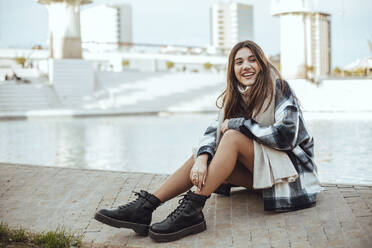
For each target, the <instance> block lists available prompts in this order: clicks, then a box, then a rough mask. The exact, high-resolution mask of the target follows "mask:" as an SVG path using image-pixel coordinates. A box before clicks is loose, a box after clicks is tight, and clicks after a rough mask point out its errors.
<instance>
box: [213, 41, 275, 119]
mask: <svg viewBox="0 0 372 248" xmlns="http://www.w3.org/2000/svg"><path fill="white" fill-rule="evenodd" d="M243 47H246V48H249V49H250V50H251V51H252V53H253V55H254V56H255V57H256V60H257V62H258V65H259V67H260V72H259V73H258V75H257V78H256V82H255V83H254V85H252V87H251V89H250V90H249V92H248V93H247V97H246V101H244V99H243V97H242V94H241V93H240V92H239V90H238V84H240V83H239V81H238V79H237V78H236V76H235V70H234V60H235V56H236V53H237V52H238V51H239V50H240V49H241V48H243ZM272 73H274V74H276V77H277V78H279V79H280V81H282V80H281V76H280V73H279V71H278V70H277V69H276V68H275V67H274V66H273V64H272V63H271V62H270V61H269V60H268V59H267V57H266V56H265V54H264V52H263V51H262V49H261V48H260V47H259V46H258V45H257V44H256V43H254V42H253V41H250V40H246V41H242V42H239V43H238V44H236V45H235V46H234V47H233V48H232V50H231V52H230V55H229V63H228V68H227V85H226V89H225V90H224V91H223V92H222V94H221V95H220V96H219V97H218V98H217V101H216V105H217V107H218V108H220V109H221V108H222V107H224V108H225V119H229V118H236V117H246V118H251V117H253V111H254V110H256V112H255V113H256V114H257V113H259V112H260V111H261V109H262V107H263V104H264V101H265V99H267V98H270V101H269V104H268V105H267V108H268V107H269V105H270V103H271V101H272V100H273V98H274V94H273V93H274V87H275V86H274V82H273V77H272ZM221 98H222V105H219V104H218V102H219V101H220V99H221ZM267 108H266V109H267ZM266 109H265V111H266Z"/></svg>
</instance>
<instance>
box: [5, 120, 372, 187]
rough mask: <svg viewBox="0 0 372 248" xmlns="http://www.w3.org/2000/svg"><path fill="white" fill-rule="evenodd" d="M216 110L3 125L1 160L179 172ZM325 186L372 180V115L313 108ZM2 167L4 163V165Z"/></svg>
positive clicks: (313, 131)
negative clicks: (327, 111)
mask: <svg viewBox="0 0 372 248" xmlns="http://www.w3.org/2000/svg"><path fill="white" fill-rule="evenodd" d="M213 118H215V115H214V114H189V115H163V116H129V117H94V118H71V119H68V118H60V119H33V120H27V121H24V120H23V121H1V122H0V133H1V139H0V162H3V163H18V164H32V165H45V166H56V167H69V168H88V169H98V170H114V171H130V172H150V173H172V172H173V171H175V170H176V169H177V168H178V167H179V166H180V165H181V164H182V163H183V162H184V161H185V160H186V159H187V158H188V157H189V156H190V155H191V150H192V147H193V146H194V145H195V144H197V142H198V139H199V138H200V136H201V135H202V134H203V132H204V130H205V128H206V127H207V126H208V124H209V122H210V121H211V120H213ZM305 120H306V122H307V125H308V128H309V131H310V132H311V134H312V135H313V136H314V140H315V156H316V162H317V165H318V170H319V176H320V180H321V182H323V183H342V184H362V185H364V184H367V185H372V166H371V161H372V117H371V113H359V114H358V113H357V114H350V113H349V114H343V113H338V114H311V113H305ZM0 170H1V167H0Z"/></svg>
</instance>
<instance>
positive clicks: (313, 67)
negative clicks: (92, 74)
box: [271, 0, 331, 80]
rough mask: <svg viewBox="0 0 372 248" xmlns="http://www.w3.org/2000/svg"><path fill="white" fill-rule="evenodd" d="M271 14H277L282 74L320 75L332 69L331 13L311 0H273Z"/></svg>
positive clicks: (290, 75)
mask: <svg viewBox="0 0 372 248" xmlns="http://www.w3.org/2000/svg"><path fill="white" fill-rule="evenodd" d="M271 4H272V5H271V14H272V15H274V16H279V17H280V54H281V57H280V64H281V72H282V75H283V76H284V77H285V78H288V79H291V78H309V79H315V80H317V79H319V78H321V77H325V76H327V75H329V74H330V72H331V20H330V14H328V13H325V12H320V11H317V10H316V9H315V8H314V6H312V2H309V1H306V0H302V1H298V0H272V2H271Z"/></svg>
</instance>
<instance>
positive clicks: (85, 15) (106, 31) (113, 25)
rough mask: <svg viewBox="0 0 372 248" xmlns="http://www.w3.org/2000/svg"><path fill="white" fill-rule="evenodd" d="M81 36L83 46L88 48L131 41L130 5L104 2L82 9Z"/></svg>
mask: <svg viewBox="0 0 372 248" xmlns="http://www.w3.org/2000/svg"><path fill="white" fill-rule="evenodd" d="M81 38H82V42H83V48H87V49H90V50H114V49H118V48H119V47H125V43H131V42H132V7H131V6H130V5H128V4H120V5H107V4H104V5H97V6H94V7H91V8H87V9H84V10H82V11H81ZM120 44H121V45H120Z"/></svg>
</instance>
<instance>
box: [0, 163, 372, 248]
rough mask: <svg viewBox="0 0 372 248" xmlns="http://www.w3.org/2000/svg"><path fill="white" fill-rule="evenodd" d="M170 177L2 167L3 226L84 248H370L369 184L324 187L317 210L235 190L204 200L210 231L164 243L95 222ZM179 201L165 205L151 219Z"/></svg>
mask: <svg viewBox="0 0 372 248" xmlns="http://www.w3.org/2000/svg"><path fill="white" fill-rule="evenodd" d="M166 177H167V175H159V174H144V173H126V172H112V171H97V170H80V169H67V168H52V167H39V166H28V165H14V164H0V221H4V222H6V223H8V224H9V225H10V226H12V227H23V228H27V229H30V230H32V231H49V230H55V229H56V228H57V227H58V226H64V227H66V228H67V229H70V230H72V231H74V232H81V233H84V245H85V247H110V248H111V247H255V248H264V247H265V248H266V247H268V248H269V247H273V248H280V247H293V248H302V247H304V248H305V247H306V248H308V247H317V248H321V247H327V248H328V247H350V248H357V247H363V248H370V247H372V186H363V187H362V186H347V185H323V186H324V191H323V192H322V193H321V194H320V195H319V199H318V204H317V206H316V207H314V208H310V209H305V210H300V211H295V212H290V213H281V214H274V213H267V212H264V211H263V202H262V199H261V197H260V196H259V195H257V194H254V193H251V192H248V191H247V190H244V189H242V188H237V189H234V191H233V193H232V196H231V197H223V196H218V195H213V196H212V197H211V198H210V199H209V200H208V201H207V204H206V206H205V208H204V214H205V216H206V220H207V231H205V232H203V233H200V234H197V235H193V236H189V237H186V238H183V239H181V240H179V241H175V242H171V243H165V244H164V243H155V242H153V241H152V240H151V239H150V238H148V237H140V236H138V235H136V234H135V233H134V232H133V231H132V230H127V229H116V228H112V227H108V226H106V225H103V224H101V223H99V222H97V221H95V220H94V219H93V218H92V217H93V215H94V213H95V211H96V210H97V209H100V208H111V207H116V206H117V205H120V204H123V203H126V202H127V201H129V200H131V199H134V198H135V197H134V195H133V194H132V192H131V191H132V190H137V191H138V190H140V189H145V190H148V191H150V192H152V191H154V189H155V188H156V187H157V185H159V184H160V183H161V182H162V181H164V180H165V179H166ZM177 202H178V199H177V198H175V199H173V200H171V201H169V202H167V203H165V204H164V205H162V206H160V207H159V208H158V209H157V210H156V212H155V214H154V215H153V221H154V222H156V221H160V220H162V219H163V218H165V217H166V216H167V215H168V214H169V212H170V211H172V210H173V209H174V208H175V207H176V206H177Z"/></svg>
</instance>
